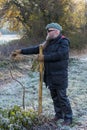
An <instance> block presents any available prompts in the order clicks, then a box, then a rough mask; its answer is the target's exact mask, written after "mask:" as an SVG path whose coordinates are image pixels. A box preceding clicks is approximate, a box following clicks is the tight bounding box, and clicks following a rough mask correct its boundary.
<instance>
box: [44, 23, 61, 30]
mask: <svg viewBox="0 0 87 130" xmlns="http://www.w3.org/2000/svg"><path fill="white" fill-rule="evenodd" d="M49 28H55V29H57V30H60V31H62V26H60V25H59V24H58V23H50V24H47V26H46V29H47V30H48V29H49Z"/></svg>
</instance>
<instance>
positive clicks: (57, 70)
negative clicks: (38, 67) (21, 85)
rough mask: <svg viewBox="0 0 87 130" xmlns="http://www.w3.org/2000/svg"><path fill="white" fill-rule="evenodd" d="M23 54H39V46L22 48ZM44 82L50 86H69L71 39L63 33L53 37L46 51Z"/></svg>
mask: <svg viewBox="0 0 87 130" xmlns="http://www.w3.org/2000/svg"><path fill="white" fill-rule="evenodd" d="M21 53H22V54H38V53H39V46H35V47H32V48H26V49H22V50H21ZM43 54H44V82H45V83H46V86H48V87H49V88H55V87H56V88H58V89H61V88H67V86H68V59H69V40H68V39H67V38H65V37H63V36H62V35H59V36H58V37H57V38H55V39H52V40H51V41H50V43H49V44H48V45H47V46H46V47H45V49H44V51H43Z"/></svg>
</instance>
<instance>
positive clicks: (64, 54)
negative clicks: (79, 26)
mask: <svg viewBox="0 0 87 130" xmlns="http://www.w3.org/2000/svg"><path fill="white" fill-rule="evenodd" d="M68 58H69V42H68V40H63V41H62V42H61V44H60V47H59V48H58V51H56V52H53V53H50V54H47V55H44V61H46V62H51V61H52V62H53V61H54V62H55V61H60V60H66V59H68Z"/></svg>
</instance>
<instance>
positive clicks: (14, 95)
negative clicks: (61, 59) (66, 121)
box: [0, 54, 87, 130]
mask: <svg viewBox="0 0 87 130" xmlns="http://www.w3.org/2000/svg"><path fill="white" fill-rule="evenodd" d="M86 57H87V55H86V54H85V55H75V56H74V55H73V56H72V57H71V58H70V61H69V88H68V92H67V93H68V96H69V99H70V102H71V106H72V109H73V124H72V125H71V126H70V127H62V126H61V125H60V123H59V122H57V125H55V124H54V123H52V122H49V123H45V124H43V125H42V126H40V127H37V128H35V130H51V129H52V130H66V129H69V130H87V100H86V99H87V81H86V80H87V66H86V64H87V58H86ZM31 63H32V62H31V61H30V60H28V61H27V62H26V61H24V62H13V63H11V64H10V61H9V60H8V59H7V61H5V62H0V99H1V100H0V107H2V108H4V107H7V108H9V107H12V106H14V105H15V104H16V105H19V106H22V91H23V90H22V88H21V86H20V84H19V83H18V82H17V81H15V80H13V79H12V76H11V73H10V69H11V72H12V75H13V76H14V77H15V79H17V80H18V81H20V82H21V83H22V84H23V85H24V86H25V88H26V90H27V92H26V97H25V99H26V100H25V106H26V109H27V108H28V107H29V106H31V107H33V108H34V109H35V110H37V107H38V101H37V98H38V94H37V93H38V82H39V73H38V72H37V71H36V72H32V71H31V68H32V66H31ZM48 97H49V98H48ZM9 99H10V100H9ZM31 100H32V102H31ZM49 108H50V109H49ZM43 114H45V115H47V116H48V117H49V118H52V117H53V115H54V109H53V104H52V100H51V97H50V93H49V90H48V89H46V88H45V85H44V84H43ZM56 126H57V127H56Z"/></svg>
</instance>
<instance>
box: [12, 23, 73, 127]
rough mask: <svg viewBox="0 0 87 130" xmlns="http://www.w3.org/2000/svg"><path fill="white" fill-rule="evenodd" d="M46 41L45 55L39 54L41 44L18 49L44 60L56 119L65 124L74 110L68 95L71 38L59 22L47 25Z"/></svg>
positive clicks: (68, 122)
mask: <svg viewBox="0 0 87 130" xmlns="http://www.w3.org/2000/svg"><path fill="white" fill-rule="evenodd" d="M46 30H47V36H46V41H45V42H44V43H43V44H42V46H43V55H39V54H38V53H39V45H38V46H35V47H32V48H25V49H21V50H16V51H15V52H13V54H12V56H13V57H14V56H16V55H17V54H20V53H21V54H38V58H37V59H38V61H44V82H45V84H46V86H47V87H48V88H49V90H50V93H51V97H52V100H53V104H54V110H55V118H54V119H53V120H54V121H58V120H59V119H64V122H63V124H65V125H70V124H71V123H72V110H71V106H70V102H69V99H68V97H67V95H66V90H67V87H68V59H69V40H68V39H67V38H66V37H64V36H62V34H61V31H62V27H61V26H60V25H59V24H57V23H50V24H48V25H47V26H46Z"/></svg>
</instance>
